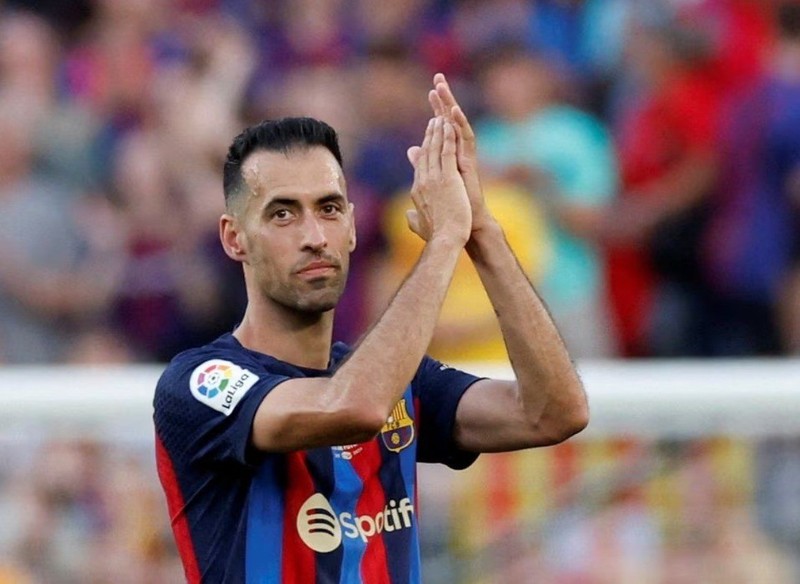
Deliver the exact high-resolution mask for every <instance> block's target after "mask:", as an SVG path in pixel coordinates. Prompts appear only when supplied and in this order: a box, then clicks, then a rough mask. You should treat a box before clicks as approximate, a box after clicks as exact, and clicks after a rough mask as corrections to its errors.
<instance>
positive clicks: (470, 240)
mask: <svg viewBox="0 0 800 584" xmlns="http://www.w3.org/2000/svg"><path fill="white" fill-rule="evenodd" d="M434 82H435V89H433V90H431V92H430V94H429V99H430V101H431V104H432V106H433V108H434V114H435V115H434V118H433V119H431V121H430V123H429V124H428V128H427V130H426V132H425V137H424V140H423V142H422V145H421V146H415V147H412V148H410V149H409V153H408V157H409V159H410V161H411V163H412V164H413V166H414V184H413V187H412V195H413V201H414V206H415V209H414V210H412V211H410V212H409V216H408V219H409V227H410V228H411V229H412V230H413V231H414V232H415V233H417V234H418V235H419V236H420V237H422V238H423V239H424V240H425V241H426V243H425V247H424V249H423V252H422V254H421V256H420V258H419V261H418V262H417V264H416V265H415V267H414V269H413V270H412V271H411V273H410V274H409V276H408V278H407V279H406V280H405V282H404V283H403V284H402V285H401V287H400V288H399V290H398V291H397V294H396V295H395V297H394V299H393V300H392V302H391V303H390V305H389V306H388V308H387V309H386V311H385V312H384V313H383V315H382V316H381V317H380V318H379V319H378V321H377V323H375V325H374V326H373V327H372V329H371V330H370V331H369V332H368V334H366V335H365V337H364V338H363V340H362V341H361V342H360V343H359V344H358V346H356V347H355V348H351V347H347V346H344V345H343V344H340V343H333V341H332V338H331V331H332V325H333V309H334V307H335V306H336V303H337V300H338V299H339V297H340V295H341V293H342V291H343V289H344V285H345V279H346V276H347V268H348V256H349V254H350V253H351V252H352V251H353V249H354V247H355V245H356V233H355V230H354V227H353V206H352V205H351V204H350V203H349V202H348V199H347V188H346V183H345V179H344V176H343V174H342V158H341V154H340V152H339V146H338V144H337V138H336V133H335V132H334V130H333V129H332V128H330V127H329V126H328V125H326V124H324V123H323V122H320V121H316V120H313V119H309V118H288V119H283V120H278V121H267V122H263V123H261V124H259V125H256V126H254V127H251V128H248V129H246V130H245V131H244V132H243V133H242V134H241V135H239V136H238V137H237V138H236V139H235V140H234V142H233V145H232V146H231V148H230V151H229V154H228V159H227V162H226V163H225V168H224V191H225V199H226V213H225V214H224V215H223V216H222V217H221V219H220V238H221V241H222V245H223V247H224V249H225V251H226V253H227V254H228V255H229V256H230V257H231V258H233V259H234V260H237V261H239V262H241V263H242V266H243V270H244V278H245V284H246V288H247V293H248V306H247V309H246V311H245V314H244V316H243V318H242V321H241V323H240V324H239V325H238V326H237V327H236V329H235V330H234V331H233V333H232V334H226V335H223V336H222V337H220V338H219V339H217V340H216V341H214V342H212V343H211V344H209V345H206V346H203V347H200V348H197V349H193V350H189V351H186V352H184V353H181V354H180V355H178V356H176V357H175V358H174V359H173V361H172V362H171V363H170V365H169V366H168V367H167V369H166V371H165V372H164V373H163V375H162V377H161V379H160V380H159V383H158V386H157V388H156V394H155V398H154V407H155V413H154V420H155V426H156V434H157V444H156V450H157V462H158V470H159V476H160V478H161V482H162V484H163V487H164V490H165V492H166V495H167V502H168V506H169V512H170V516H171V519H172V526H173V530H174V533H175V538H176V541H177V544H178V548H179V551H180V554H181V558H182V560H183V564H184V568H185V571H186V576H187V579H188V581H189V582H191V583H197V582H203V583H213V584H219V583H248V584H250V583H253V584H255V583H259V584H263V583H306V582H308V583H314V582H337V583H338V582H341V583H351V582H365V583H394V584H397V583H401V582H402V583H404V584H405V583H417V582H420V580H421V576H420V561H419V541H418V530H417V527H418V526H417V522H418V516H417V509H416V508H415V503H416V500H417V497H416V492H415V489H416V480H415V465H416V463H417V462H440V463H444V464H447V465H449V466H450V467H452V468H456V469H459V468H464V467H466V466H468V465H469V464H471V463H472V462H473V461H474V460H475V458H476V457H477V455H478V453H480V452H497V451H504V450H513V449H520V448H528V447H534V446H543V445H549V444H554V443H557V442H560V441H562V440H565V439H566V438H568V437H569V436H571V435H573V434H574V433H576V432H578V431H580V430H581V429H583V428H584V427H585V426H586V424H587V419H588V413H587V404H586V399H585V394H584V391H583V387H582V385H581V383H580V380H579V378H578V376H577V373H576V371H575V369H574V368H573V365H572V362H571V360H570V357H569V355H568V353H567V351H566V349H565V348H564V344H563V343H562V341H561V339H560V337H559V334H558V332H557V330H556V328H555V326H554V325H553V322H552V320H551V319H550V317H549V315H548V313H547V311H546V309H545V307H544V306H543V305H542V303H541V301H540V300H539V298H538V297H537V295H536V293H535V292H534V290H533V288H532V287H531V285H530V283H529V282H528V280H527V278H526V277H525V274H524V273H523V271H522V269H521V268H520V267H519V265H518V264H517V261H516V259H515V257H514V255H513V253H512V252H511V251H510V249H509V247H508V245H507V244H506V242H505V239H504V237H503V233H502V230H501V229H500V228H499V227H498V225H497V223H496V222H495V221H494V219H493V218H492V216H491V215H490V214H489V212H488V211H487V209H486V207H485V205H484V202H483V199H482V195H481V189H480V182H479V179H478V174H477V165H476V152H475V144H474V135H473V133H472V130H471V128H470V125H469V123H468V121H467V119H466V117H465V116H464V114H463V112H462V111H461V109H460V108H459V107H458V104H457V103H456V102H455V99H454V98H453V96H452V93H451V92H450V89H449V88H448V86H447V83H446V80H445V79H444V77H443V76H441V75H437V76H436V77H435V78H434ZM464 249H466V250H467V252H468V253H469V255H470V257H471V258H472V261H473V263H474V264H475V267H476V268H477V270H478V272H479V274H480V276H481V279H482V281H483V283H484V286H485V288H486V291H487V293H488V296H489V298H490V299H491V301H492V304H493V306H494V308H495V310H496V312H497V315H498V319H499V323H500V326H501V329H502V331H503V335H504V338H505V342H506V344H507V346H508V354H509V358H510V361H511V364H512V367H513V370H514V373H515V377H516V380H514V381H501V380H493V379H485V378H478V377H475V376H473V375H470V374H469V373H466V372H462V371H458V370H455V369H452V368H450V367H448V366H447V365H444V364H441V363H439V362H436V361H434V360H433V359H431V358H429V357H427V356H425V351H426V348H427V347H428V343H429V342H430V340H431V336H432V334H433V330H434V326H435V324H436V319H437V316H438V314H439V309H440V307H441V305H442V302H443V300H444V297H445V294H446V292H447V289H448V286H449V284H450V279H451V277H452V274H453V270H454V268H455V265H456V261H457V259H458V257H459V254H460V253H461V252H462V250H464Z"/></svg>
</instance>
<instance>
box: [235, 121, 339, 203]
mask: <svg viewBox="0 0 800 584" xmlns="http://www.w3.org/2000/svg"><path fill="white" fill-rule="evenodd" d="M312 146H322V147H323V148H327V149H328V150H329V151H330V153H331V154H333V157H334V158H335V159H336V162H338V163H339V166H342V153H341V151H340V150H339V138H338V136H337V135H336V130H334V129H333V128H332V127H331V126H329V125H328V124H326V123H325V122H322V121H320V120H315V119H314V118H282V119H279V120H264V121H263V122H261V123H259V124H256V125H254V126H250V127H249V128H247V129H245V130H244V131H243V132H242V133H241V134H239V135H238V136H236V138H234V139H233V143H232V144H231V147H230V148H229V149H228V157H227V159H226V160H225V166H224V167H223V174H222V183H223V184H222V188H223V191H224V193H225V204H226V206H230V204H231V202H232V200H233V198H234V197H236V195H237V194H239V193H240V192H242V190H243V187H244V177H243V176H242V164H244V161H245V160H246V159H247V157H248V156H250V154H252V153H253V152H256V151H259V150H270V151H273V152H283V153H284V154H288V153H289V152H290V151H291V150H293V149H295V148H303V149H306V148H310V147H312Z"/></svg>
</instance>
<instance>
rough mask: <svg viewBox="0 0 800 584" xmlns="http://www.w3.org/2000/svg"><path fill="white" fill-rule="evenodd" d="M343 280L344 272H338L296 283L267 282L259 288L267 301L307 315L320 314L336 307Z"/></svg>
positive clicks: (341, 292) (341, 291) (342, 287)
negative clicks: (327, 277) (318, 278)
mask: <svg viewBox="0 0 800 584" xmlns="http://www.w3.org/2000/svg"><path fill="white" fill-rule="evenodd" d="M345 281H346V278H345V276H344V274H341V273H340V274H337V275H336V276H335V277H333V278H331V279H327V280H324V279H320V280H317V281H312V282H301V283H300V284H298V285H292V284H290V283H286V282H283V283H279V284H277V285H275V284H274V283H273V284H270V283H267V284H266V285H264V286H262V288H261V289H262V291H263V294H264V297H265V299H266V300H267V301H268V302H271V303H273V304H276V305H278V306H280V307H282V308H284V309H286V310H288V311H291V312H295V313H298V314H301V315H304V316H307V317H308V316H316V315H322V314H324V313H326V312H328V311H330V310H333V309H334V308H336V305H337V304H338V303H339V299H340V298H341V297H342V294H343V293H344V287H345Z"/></svg>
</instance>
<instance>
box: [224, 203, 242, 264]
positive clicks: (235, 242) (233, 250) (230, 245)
mask: <svg viewBox="0 0 800 584" xmlns="http://www.w3.org/2000/svg"><path fill="white" fill-rule="evenodd" d="M219 240H220V242H221V243H222V248H223V249H224V250H225V253H226V254H227V255H228V257H229V258H231V259H232V260H235V261H237V262H243V263H244V262H245V260H246V259H247V246H246V240H245V237H244V233H242V232H241V231H240V229H239V221H238V220H237V219H236V217H234V216H233V215H229V214H228V213H225V214H223V215H222V217H220V218H219Z"/></svg>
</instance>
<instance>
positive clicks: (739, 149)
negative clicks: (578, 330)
mask: <svg viewBox="0 0 800 584" xmlns="http://www.w3.org/2000/svg"><path fill="white" fill-rule="evenodd" d="M779 31H780V37H779V41H778V43H777V44H776V45H775V47H774V48H773V50H772V51H771V53H770V54H769V55H768V60H767V67H766V71H765V72H764V74H762V75H760V76H758V77H756V78H755V79H753V80H752V82H751V83H750V84H749V85H748V87H747V88H746V89H744V90H741V91H738V92H737V93H736V94H735V96H733V97H732V98H731V99H730V103H729V104H727V106H726V107H725V109H724V114H723V116H722V120H724V121H723V132H722V139H721V141H720V144H719V149H720V160H721V167H720V180H719V185H718V188H717V189H715V192H714V196H713V197H712V198H711V200H710V203H711V209H710V211H711V215H710V219H709V225H708V228H707V232H706V234H705V236H704V241H703V244H704V254H703V255H704V258H703V259H704V266H705V270H704V272H705V275H706V278H707V280H706V281H707V284H708V287H709V298H707V299H706V304H705V307H704V310H703V311H702V312H701V314H700V315H698V318H699V319H700V323H701V329H702V334H703V336H704V338H705V342H706V343H707V346H706V347H704V353H705V354H708V355H715V356H720V355H722V356H746V355H765V354H766V355H776V354H778V353H779V352H780V351H781V326H780V325H779V311H778V310H777V307H778V306H779V299H780V298H781V295H782V293H783V290H782V288H783V286H784V283H785V280H786V279H787V276H788V273H789V269H790V265H791V261H792V253H793V250H794V249H796V247H797V245H798V241H800V240H799V239H798V233H797V224H796V221H795V213H794V209H793V207H794V206H793V202H792V196H791V192H790V188H791V185H792V181H793V177H794V173H795V172H796V170H797V168H798V165H800V113H799V112H800V59H798V54H800V52H799V51H798V47H800V13H798V10H797V8H796V7H791V6H789V5H786V6H784V7H783V8H782V9H781V10H780V18H779Z"/></svg>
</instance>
